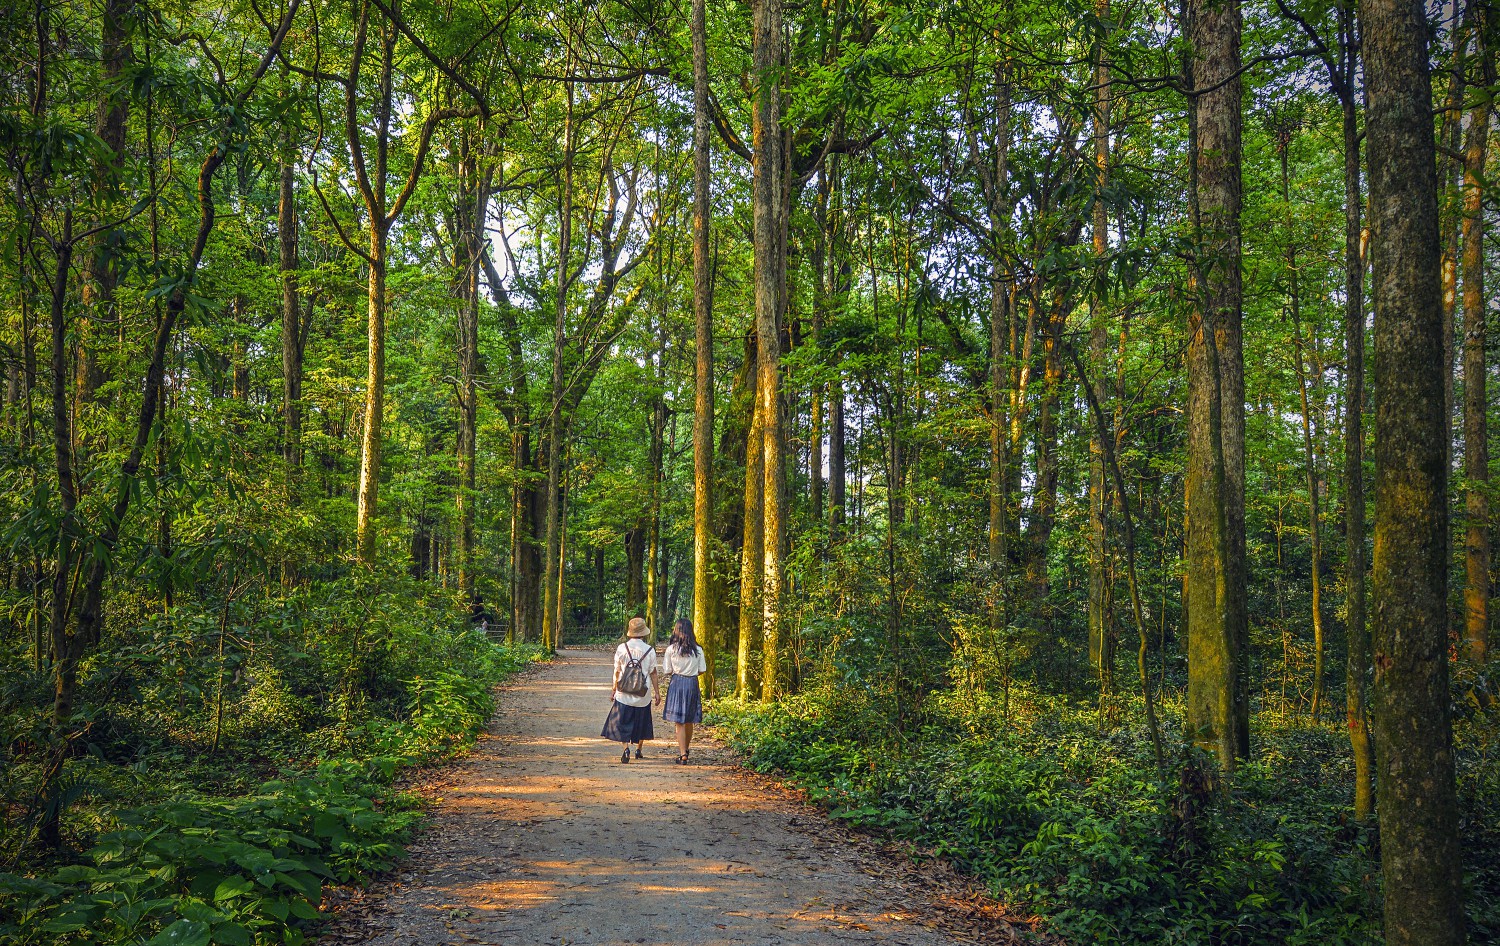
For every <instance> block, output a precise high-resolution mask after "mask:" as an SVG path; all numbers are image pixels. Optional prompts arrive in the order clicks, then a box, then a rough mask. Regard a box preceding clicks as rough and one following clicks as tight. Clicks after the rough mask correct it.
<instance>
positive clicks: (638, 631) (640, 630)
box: [625, 618, 651, 637]
mask: <svg viewBox="0 0 1500 946" xmlns="http://www.w3.org/2000/svg"><path fill="white" fill-rule="evenodd" d="M625 636H626V637H650V636H651V628H649V627H647V626H646V619H645V618H631V619H630V629H629V630H627V631H626V632H625Z"/></svg>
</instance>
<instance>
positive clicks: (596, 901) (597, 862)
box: [319, 648, 1036, 946]
mask: <svg viewBox="0 0 1500 946" xmlns="http://www.w3.org/2000/svg"><path fill="white" fill-rule="evenodd" d="M609 659H610V650H609V649H607V648H601V649H579V650H564V651H562V652H560V653H559V654H558V655H557V658H556V659H555V660H554V661H552V662H551V663H550V664H548V665H541V666H539V667H537V668H536V669H535V670H533V671H530V672H528V673H526V674H524V675H523V676H521V677H518V678H517V679H515V680H514V681H512V682H511V683H510V684H508V685H507V686H506V687H505V688H504V691H503V693H502V695H501V700H500V709H499V712H498V713H497V714H496V717H495V718H494V719H493V720H492V721H491V723H490V727H489V731H488V733H487V734H486V735H485V736H483V737H481V740H480V742H479V744H478V745H477V746H476V747H475V749H474V752H473V753H472V754H471V755H469V756H468V757H467V758H465V759H464V760H462V761H461V762H459V763H457V764H456V765H454V766H451V767H449V768H447V769H445V770H443V771H442V772H441V773H440V774H439V775H438V776H437V777H435V778H433V779H430V780H429V781H427V782H426V783H425V784H423V785H422V786H421V787H420V789H421V790H422V791H424V792H426V793H428V794H430V796H431V797H432V800H433V801H434V804H435V807H434V810H433V814H432V818H431V820H430V821H429V822H428V823H427V825H426V827H425V828H424V829H423V830H422V832H421V833H420V834H419V835H418V836H417V837H416V838H415V840H414V842H413V843H412V845H411V846H410V852H411V857H410V859H408V860H407V861H405V862H404V863H403V864H402V866H401V867H400V868H398V870H397V871H396V872H394V873H393V874H391V875H388V876H387V877H385V878H384V879H382V880H380V881H377V882H376V883H375V884H374V885H373V886H372V887H370V888H369V889H367V890H363V891H345V892H342V893H341V895H339V896H338V897H337V898H335V900H336V902H334V903H332V904H330V906H331V907H332V909H333V913H334V918H333V920H332V921H331V922H330V924H329V925H328V926H327V927H326V928H325V929H324V931H323V933H322V935H321V937H320V940H319V941H320V942H321V943H323V944H325V946H333V944H340V943H352V942H358V943H366V942H368V943H372V944H378V946H395V944H402V946H410V944H420V946H437V944H445V946H446V944H452V946H461V944H470V943H478V944H493V946H509V944H516V946H521V944H526V946H532V944H536V946H541V944H556V946H564V944H600V946H602V944H625V943H651V944H668V943H673V944H675V943H681V944H689V946H718V944H730V943H734V944H786V946H799V944H813V943H830V942H837V943H893V944H909V946H940V944H952V943H979V942H984V943H1006V942H1022V941H1036V940H1035V939H1034V938H1033V936H1031V935H1028V931H1029V924H1028V923H1027V922H1026V920H1025V918H1024V917H1013V916H1010V915H1008V914H1007V912H1006V911H1005V909H1004V908H1003V907H1001V906H1000V905H999V904H996V903H995V902H994V901H992V900H990V899H989V898H988V897H986V896H985V895H984V894H983V892H982V891H980V890H978V889H976V888H975V887H974V886H973V885H972V884H971V883H970V882H969V881H968V880H966V879H965V878H964V877H963V876H962V875H960V874H959V873H958V872H956V871H954V870H953V869H952V868H950V867H948V866H947V865H945V864H944V863H943V862H941V861H935V860H923V861H921V862H920V863H919V862H917V861H914V860H913V859H912V858H911V856H910V854H911V852H910V851H901V850H897V849H895V848H893V847H890V846H887V845H883V844H882V843H880V842H877V841H875V840H873V839H871V838H868V837H866V836H864V835H860V834H856V833H854V832H852V831H850V830H848V829H846V828H845V827H844V826H842V825H840V824H837V823H834V822H831V821H830V820H829V819H828V818H827V817H826V816H825V815H824V814H823V813H822V811H821V810H820V809H818V808H816V807H814V806H811V805H809V804H808V803H807V802H806V801H805V800H803V799H802V798H801V797H800V796H798V795H797V794H796V793H794V792H792V791H789V790H787V789H785V788H783V787H781V786H780V785H778V784H777V783H776V782H774V781H773V780H771V779H767V778H764V777H761V776H758V775H755V774H753V773H750V772H747V771H746V770H744V769H742V768H741V767H740V766H738V765H737V764H736V763H735V761H734V759H733V758H732V757H731V755H730V754H729V753H728V752H727V751H726V750H725V749H723V748H722V747H720V746H719V745H717V744H716V743H715V742H714V740H713V739H712V736H711V734H704V735H703V736H700V738H698V739H695V740H694V747H693V755H692V762H691V764H689V765H687V766H681V765H676V764H675V763H674V761H673V757H674V755H675V753H676V746H675V743H674V742H673V741H672V739H671V725H670V724H668V723H664V722H662V721H661V719H660V717H659V716H658V718H657V721H656V729H657V736H658V739H657V740H656V741H655V742H652V743H647V745H646V752H645V758H643V759H640V760H635V759H632V760H631V762H630V763H629V764H628V765H621V764H620V762H619V753H618V749H617V748H611V747H612V746H615V745H616V744H615V743H609V742H605V741H604V740H602V739H600V738H599V727H600V726H601V725H602V724H603V720H604V716H605V713H606V711H607V710H608V705H609V689H608V681H609V679H610V663H609ZM658 712H659V711H658ZM663 736H665V737H666V738H662V737H663Z"/></svg>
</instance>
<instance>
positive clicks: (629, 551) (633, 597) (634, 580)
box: [625, 522, 646, 617]
mask: <svg viewBox="0 0 1500 946" xmlns="http://www.w3.org/2000/svg"><path fill="white" fill-rule="evenodd" d="M645 574H646V524H645V522H637V523H636V524H635V526H634V527H633V528H632V529H631V530H630V531H629V532H626V533H625V615H626V616H627V617H640V616H641V614H640V612H641V606H642V605H643V604H644V603H645V600H646V591H645V588H646V580H645Z"/></svg>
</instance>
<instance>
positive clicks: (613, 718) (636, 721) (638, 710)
mask: <svg viewBox="0 0 1500 946" xmlns="http://www.w3.org/2000/svg"><path fill="white" fill-rule="evenodd" d="M599 735H601V736H603V737H604V738H605V739H609V740H611V741H612V742H645V741H646V740H648V739H655V738H656V732H655V730H654V729H653V728H652V724H651V707H649V706H626V705H625V704H624V703H621V702H620V701H619V700H615V701H614V702H613V703H612V704H610V707H609V715H608V716H606V717H605V718H604V731H603V732H601V733H599Z"/></svg>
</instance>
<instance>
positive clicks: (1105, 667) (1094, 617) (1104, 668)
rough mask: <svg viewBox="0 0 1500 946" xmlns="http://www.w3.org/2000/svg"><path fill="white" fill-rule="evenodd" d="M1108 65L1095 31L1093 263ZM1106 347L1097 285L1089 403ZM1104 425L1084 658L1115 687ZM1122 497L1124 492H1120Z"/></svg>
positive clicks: (1103, 248)
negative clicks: (1111, 630)
mask: <svg viewBox="0 0 1500 946" xmlns="http://www.w3.org/2000/svg"><path fill="white" fill-rule="evenodd" d="M1094 12H1095V14H1096V16H1097V17H1098V18H1099V21H1100V22H1101V23H1103V22H1108V20H1109V0H1095V3H1094ZM1109 80H1110V70H1109V57H1108V54H1107V53H1106V52H1105V49H1104V37H1102V36H1101V37H1100V39H1099V45H1098V51H1097V52H1096V53H1095V63H1094V114H1093V126H1094V127H1093V132H1094V208H1093V219H1092V226H1091V227H1090V229H1091V230H1092V231H1093V232H1092V236H1093V250H1094V265H1095V266H1098V267H1103V266H1104V264H1105V259H1106V257H1107V256H1108V254H1109V211H1108V209H1107V207H1106V205H1105V190H1106V188H1107V187H1108V185H1109V123H1110V105H1111V103H1110V84H1109ZM1095 278H1096V283H1095V285H1096V286H1102V278H1103V273H1100V274H1098V275H1097V276H1096V277H1095ZM1108 349H1109V310H1108V308H1107V307H1106V304H1105V300H1104V297H1103V292H1102V290H1101V289H1096V290H1095V292H1094V293H1093V294H1092V295H1091V296H1090V298H1089V363H1090V364H1089V367H1090V371H1091V372H1092V374H1091V378H1092V380H1091V382H1090V384H1091V385H1092V390H1093V397H1094V403H1095V404H1097V405H1100V409H1101V410H1102V409H1103V405H1104V403H1105V400H1106V397H1105V395H1106V391H1105V384H1104V376H1105V359H1106V358H1107V357H1108ZM1102 437H1103V431H1101V430H1099V429H1098V425H1093V426H1092V427H1091V428H1090V437H1089V604H1088V622H1089V663H1090V665H1092V666H1093V668H1094V673H1095V674H1096V675H1097V677H1098V680H1099V689H1100V692H1102V693H1108V692H1110V691H1112V690H1113V689H1114V646H1113V643H1114V642H1113V639H1112V635H1111V633H1110V618H1109V614H1108V613H1107V610H1106V606H1107V598H1108V595H1107V594H1106V582H1107V577H1106V576H1107V569H1108V562H1107V561H1106V559H1107V557H1108V555H1109V545H1108V534H1107V532H1106V523H1105V506H1106V504H1107V503H1108V501H1109V500H1108V496H1107V494H1108V492H1109V487H1108V483H1107V481H1106V479H1105V471H1104V448H1105V445H1104V442H1103V440H1102ZM1122 499H1123V497H1122Z"/></svg>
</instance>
